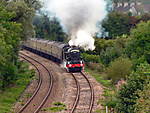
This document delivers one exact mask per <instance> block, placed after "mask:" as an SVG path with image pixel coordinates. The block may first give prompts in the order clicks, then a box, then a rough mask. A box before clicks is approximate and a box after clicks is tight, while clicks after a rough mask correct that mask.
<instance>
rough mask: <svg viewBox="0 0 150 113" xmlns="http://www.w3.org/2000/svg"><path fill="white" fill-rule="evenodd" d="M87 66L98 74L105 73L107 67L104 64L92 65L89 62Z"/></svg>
mask: <svg viewBox="0 0 150 113" xmlns="http://www.w3.org/2000/svg"><path fill="white" fill-rule="evenodd" d="M86 64H87V66H88V67H89V68H90V69H91V70H96V71H98V72H103V71H104V69H105V66H104V65H103V64H100V63H92V62H89V63H86Z"/></svg>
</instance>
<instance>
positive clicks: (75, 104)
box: [70, 72, 94, 113]
mask: <svg viewBox="0 0 150 113" xmlns="http://www.w3.org/2000/svg"><path fill="white" fill-rule="evenodd" d="M71 74H72V76H73V78H74V79H75V82H76V85H77V94H76V98H75V101H74V103H73V107H72V109H71V111H70V113H74V111H75V109H76V107H77V105H78V103H79V98H80V85H79V83H78V81H77V79H76V77H75V75H74V74H73V73H71ZM80 74H81V75H82V76H83V77H84V78H85V79H86V81H87V83H88V84H89V87H90V91H91V97H90V105H89V110H88V112H87V113H92V108H93V105H94V89H93V86H92V84H91V83H90V81H89V79H88V78H87V76H86V75H85V74H84V73H83V72H81V73H80Z"/></svg>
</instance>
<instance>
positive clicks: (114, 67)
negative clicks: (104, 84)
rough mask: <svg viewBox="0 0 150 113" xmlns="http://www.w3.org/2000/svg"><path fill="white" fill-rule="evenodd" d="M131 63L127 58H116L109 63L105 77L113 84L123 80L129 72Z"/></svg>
mask: <svg viewBox="0 0 150 113" xmlns="http://www.w3.org/2000/svg"><path fill="white" fill-rule="evenodd" d="M131 67H132V63H131V61H130V60H129V59H127V58H121V57H120V58H118V59H115V60H114V61H113V62H111V64H110V66H109V67H108V68H107V77H108V78H109V79H112V81H113V82H116V81H118V80H120V79H121V78H125V77H126V76H127V75H129V74H130V72H131Z"/></svg>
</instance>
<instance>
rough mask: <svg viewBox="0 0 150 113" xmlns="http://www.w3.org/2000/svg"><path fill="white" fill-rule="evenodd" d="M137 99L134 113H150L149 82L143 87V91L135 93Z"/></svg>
mask: <svg viewBox="0 0 150 113" xmlns="http://www.w3.org/2000/svg"><path fill="white" fill-rule="evenodd" d="M137 93H138V95H139V97H140V98H138V99H137V101H136V104H135V111H134V112H135V113H149V111H150V82H149V81H147V84H146V85H145V86H144V90H143V91H138V92H137Z"/></svg>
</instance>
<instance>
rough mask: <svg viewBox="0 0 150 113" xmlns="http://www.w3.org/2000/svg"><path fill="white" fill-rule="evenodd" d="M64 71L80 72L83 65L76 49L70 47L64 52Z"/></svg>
mask: <svg viewBox="0 0 150 113" xmlns="http://www.w3.org/2000/svg"><path fill="white" fill-rule="evenodd" d="M65 59H66V69H67V71H68V72H76V71H77V72H80V71H82V69H83V67H84V64H83V60H82V59H81V57H80V51H79V49H78V48H77V47H75V46H72V47H70V48H68V49H67V51H66V52H65Z"/></svg>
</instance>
